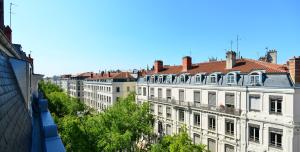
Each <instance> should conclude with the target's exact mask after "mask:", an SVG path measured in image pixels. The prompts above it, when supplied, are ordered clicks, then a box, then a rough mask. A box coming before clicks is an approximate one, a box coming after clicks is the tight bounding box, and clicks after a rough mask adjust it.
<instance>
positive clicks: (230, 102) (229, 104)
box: [225, 93, 234, 108]
mask: <svg viewBox="0 0 300 152" xmlns="http://www.w3.org/2000/svg"><path fill="white" fill-rule="evenodd" d="M225 107H226V108H234V93H226V94H225Z"/></svg>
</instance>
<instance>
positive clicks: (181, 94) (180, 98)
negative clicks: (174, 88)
mask: <svg viewBox="0 0 300 152" xmlns="http://www.w3.org/2000/svg"><path fill="white" fill-rule="evenodd" d="M179 101H184V91H183V90H180V91H179Z"/></svg>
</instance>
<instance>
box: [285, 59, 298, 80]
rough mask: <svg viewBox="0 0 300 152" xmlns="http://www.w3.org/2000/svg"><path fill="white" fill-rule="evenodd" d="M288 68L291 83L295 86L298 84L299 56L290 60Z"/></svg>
mask: <svg viewBox="0 0 300 152" xmlns="http://www.w3.org/2000/svg"><path fill="white" fill-rule="evenodd" d="M288 67H289V72H290V76H291V78H292V80H293V82H294V83H295V84H300V56H298V57H293V58H292V59H290V60H289V62H288Z"/></svg>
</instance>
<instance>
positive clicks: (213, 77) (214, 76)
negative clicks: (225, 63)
mask: <svg viewBox="0 0 300 152" xmlns="http://www.w3.org/2000/svg"><path fill="white" fill-rule="evenodd" d="M217 81H218V80H217V75H215V74H214V75H211V76H210V83H217Z"/></svg>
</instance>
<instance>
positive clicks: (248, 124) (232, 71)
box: [136, 51, 300, 152]
mask: <svg viewBox="0 0 300 152" xmlns="http://www.w3.org/2000/svg"><path fill="white" fill-rule="evenodd" d="M272 61H274V60H272ZM299 76H300V57H294V58H292V59H290V60H289V62H288V64H287V65H279V64H275V63H270V62H266V61H258V60H252V59H243V58H240V59H237V57H236V53H235V52H233V51H229V52H227V53H226V60H225V61H211V62H205V63H198V64H192V59H191V58H190V57H184V58H183V60H182V65H178V66H164V65H163V62H162V61H155V63H154V69H153V70H151V71H147V73H146V74H145V75H144V76H142V77H140V78H139V79H138V81H137V86H136V90H137V96H136V100H137V103H142V102H147V101H148V102H150V111H151V112H152V113H153V114H154V116H155V118H156V121H155V124H154V128H155V132H157V134H158V135H161V136H163V135H169V134H174V133H178V132H179V128H180V127H181V126H182V125H184V124H185V125H186V127H187V129H188V133H189V134H190V136H191V138H192V139H193V141H194V142H195V143H203V144H205V145H207V147H208V149H209V150H210V151H211V152H239V151H241V152H250V151H251V152H264V151H275V152H299V151H300V144H299V143H300V111H299V110H298V109H297V107H298V108H299V107H300V102H299V101H300V87H299V83H300V77H299Z"/></svg>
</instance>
